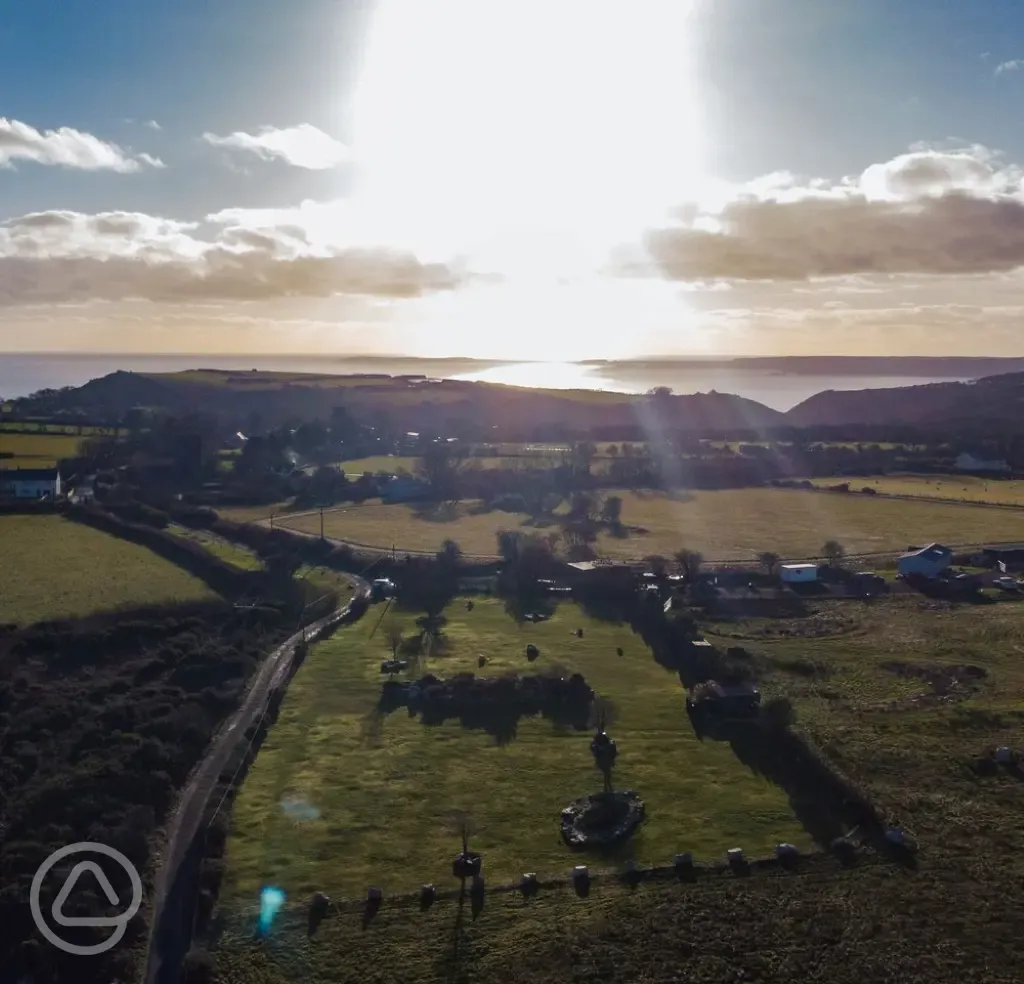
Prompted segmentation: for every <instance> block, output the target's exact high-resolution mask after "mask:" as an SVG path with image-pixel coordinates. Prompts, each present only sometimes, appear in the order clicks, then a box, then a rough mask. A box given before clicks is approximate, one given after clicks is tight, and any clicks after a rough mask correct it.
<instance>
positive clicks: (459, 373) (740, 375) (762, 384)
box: [0, 353, 971, 410]
mask: <svg viewBox="0 0 1024 984" xmlns="http://www.w3.org/2000/svg"><path fill="white" fill-rule="evenodd" d="M182 369H230V370H243V371H248V370H251V369H259V370H273V371H278V372H312V373H332V374H339V375H347V374H352V373H378V374H385V375H405V374H419V375H424V376H427V377H430V378H435V379H467V380H480V381H484V382H491V383H503V384H506V385H510V386H536V387H543V388H549V389H590V390H611V391H618V392H623V393H646V392H647V391H648V390H650V389H652V388H653V387H655V386H668V387H670V388H671V389H672V391H673V392H674V393H707V392H710V391H712V390H715V391H717V392H719V393H734V394H736V395H738V396H743V397H746V398H747V399H750V400H756V401H757V402H758V403H762V404H764V405H765V406H768V407H772V408H773V409H776V410H788V409H790V408H791V407H794V406H796V405H797V404H798V403H801V402H802V401H803V400H806V399H807V398H808V397H811V396H813V395H814V394H816V393H821V392H823V391H825V390H860V389H875V388H889V387H896V386H916V385H920V384H922V383H934V382H949V381H954V380H966V379H969V378H971V377H969V376H962V375H961V376H933V375H929V376H924V375H916V376H909V375H899V376H896V375H874V376H872V375H862V374H861V375H846V374H835V373H833V374H831V375H821V374H815V373H810V372H804V371H800V372H789V371H780V370H778V369H776V368H764V367H757V366H750V365H743V366H729V365H728V363H725V364H723V362H722V360H716V362H715V363H714V364H713V365H711V364H709V365H701V363H700V362H699V361H697V360H692V361H687V362H685V363H679V362H673V361H665V362H664V363H662V364H658V363H657V362H656V361H646V362H643V363H640V364H634V363H630V362H600V363H594V362H496V361H485V360H474V359H454V358H453V359H412V358H402V357H386V356H374V357H351V358H347V357H340V356H291V355H285V356H282V355H260V356H255V355H230V356H226V355H218V356H211V355H187V354H186V355H103V354H91V353H90V354H78V353H47V354H39V355H24V354H13V355H12V354H7V355H5V354H3V353H0V401H2V400H3V399H12V398H15V397H19V396H27V395H28V394H30V393H34V392H36V391H37V390H40V389H59V388H61V387H63V386H81V385H82V384H83V383H87V382H88V381H89V380H90V379H95V378H97V377H99V376H104V375H106V374H107V373H111V372H115V371H117V370H126V371H134V372H177V371H179V370H182Z"/></svg>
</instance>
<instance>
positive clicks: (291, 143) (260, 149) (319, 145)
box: [203, 123, 350, 171]
mask: <svg viewBox="0 0 1024 984" xmlns="http://www.w3.org/2000/svg"><path fill="white" fill-rule="evenodd" d="M203 139H204V140H205V141H206V142H207V143H208V144H212V145H213V146H214V147H226V148H228V149H230V150H237V151H243V152H246V153H250V154H255V155H256V156H257V157H261V158H262V159H263V160H282V161H285V162H286V163H288V164H291V165H292V166H293V167H302V168H306V169H307V170H310V171H324V170H327V169H329V168H332V167H337V166H338V165H339V164H344V163H345V162H346V161H347V160H349V157H350V155H349V151H348V148H347V147H346V146H345V145H344V144H343V143H340V142H339V141H337V140H335V139H334V138H333V137H331V136H329V135H328V134H326V133H324V131H323V130H321V129H319V128H318V127H315V126H313V125H312V124H310V123H300V124H299V125H298V126H290V127H285V128H283V129H279V128H277V127H273V126H264V127H261V128H260V130H259V132H257V133H244V132H242V131H241V130H238V131H236V132H234V133H230V134H228V135H227V136H225V137H220V136H217V134H215V133H204V134H203Z"/></svg>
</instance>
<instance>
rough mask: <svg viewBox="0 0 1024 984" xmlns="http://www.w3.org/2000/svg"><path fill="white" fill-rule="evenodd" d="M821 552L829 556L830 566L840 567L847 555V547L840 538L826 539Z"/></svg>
mask: <svg viewBox="0 0 1024 984" xmlns="http://www.w3.org/2000/svg"><path fill="white" fill-rule="evenodd" d="M821 552H822V553H823V554H824V555H825V557H827V558H828V563H829V566H830V567H838V566H839V565H840V563H841V562H842V559H843V558H844V557H845V556H846V548H845V547H844V546H843V545H842V544H841V543H840V542H839V541H838V540H826V541H825V545H824V546H823V547H822V548H821Z"/></svg>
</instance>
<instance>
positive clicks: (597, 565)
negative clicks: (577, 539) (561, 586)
mask: <svg viewBox="0 0 1024 984" xmlns="http://www.w3.org/2000/svg"><path fill="white" fill-rule="evenodd" d="M642 572H643V566H642V565H639V566H638V565H636V564H627V563H625V562H624V561H612V560H603V559H602V560H581V561H578V562H577V563H573V564H566V565H565V575H564V577H565V580H567V581H568V582H569V583H571V584H584V585H587V586H595V587H630V586H631V585H632V584H633V582H634V581H635V580H636V578H637V577H638V575H640V574H641V573H642Z"/></svg>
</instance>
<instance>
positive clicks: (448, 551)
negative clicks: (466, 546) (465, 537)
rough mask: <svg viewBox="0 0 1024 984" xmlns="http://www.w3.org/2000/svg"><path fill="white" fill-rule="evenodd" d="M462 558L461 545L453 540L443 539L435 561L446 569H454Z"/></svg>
mask: <svg viewBox="0 0 1024 984" xmlns="http://www.w3.org/2000/svg"><path fill="white" fill-rule="evenodd" d="M460 560H462V547H460V546H459V545H458V543H456V542H455V541H454V540H445V541H444V543H442V544H441V549H440V550H438V552H437V562H438V563H439V564H440V565H441V566H442V567H444V568H446V569H448V570H454V569H455V568H456V567H458V566H459V561H460Z"/></svg>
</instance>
